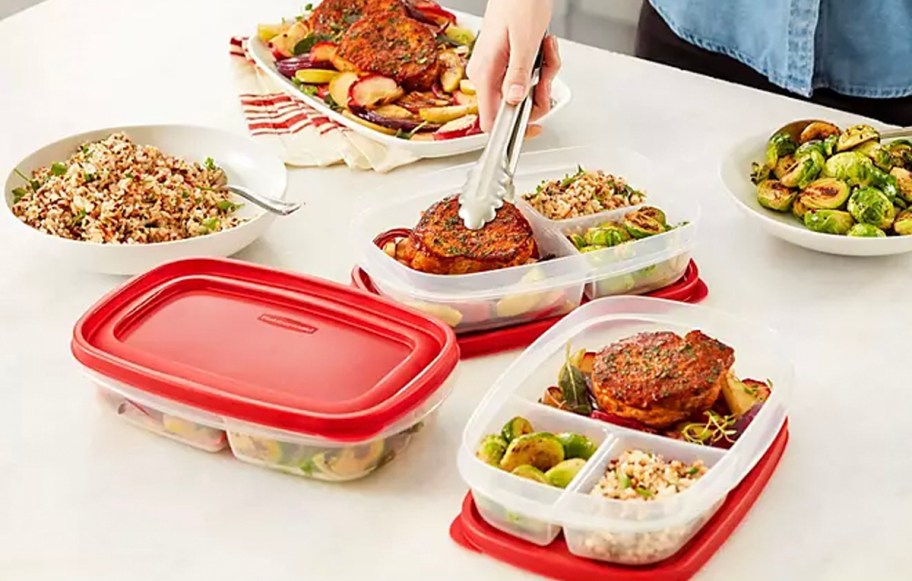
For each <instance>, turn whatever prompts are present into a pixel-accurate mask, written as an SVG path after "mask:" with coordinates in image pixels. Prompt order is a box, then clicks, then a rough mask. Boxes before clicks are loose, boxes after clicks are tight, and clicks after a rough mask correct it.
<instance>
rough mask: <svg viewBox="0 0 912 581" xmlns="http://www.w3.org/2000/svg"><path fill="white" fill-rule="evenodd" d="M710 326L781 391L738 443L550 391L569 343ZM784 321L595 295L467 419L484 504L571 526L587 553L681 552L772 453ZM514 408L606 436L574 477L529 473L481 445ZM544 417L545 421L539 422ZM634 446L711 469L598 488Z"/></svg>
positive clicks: (506, 523)
mask: <svg viewBox="0 0 912 581" xmlns="http://www.w3.org/2000/svg"><path fill="white" fill-rule="evenodd" d="M695 329H698V330H701V331H703V332H704V333H706V334H708V335H710V336H711V337H714V338H716V339H718V340H720V341H722V342H724V343H726V344H727V345H729V346H731V347H733V348H734V350H735V369H736V370H737V371H738V373H739V374H742V375H747V376H754V377H766V378H770V380H771V381H772V382H773V384H774V385H775V387H774V389H773V390H772V394H771V396H770V398H769V399H768V400H767V401H766V402H765V403H764V404H763V407H762V408H761V410H760V412H759V413H758V414H757V415H756V416H755V417H754V418H753V421H752V422H751V423H750V424H749V427H747V428H746V429H745V430H744V432H743V433H742V434H741V436H740V437H739V438H738V439H737V441H736V442H735V443H734V445H733V446H732V447H731V448H730V449H728V450H723V449H720V448H714V447H708V446H702V445H698V444H692V443H689V442H685V441H680V440H675V439H672V438H669V437H666V436H662V435H657V434H652V433H646V432H642V431H638V430H635V429H630V428H626V427H622V426H619V425H616V424H613V423H608V422H605V421H601V420H598V419H591V418H590V417H587V416H580V415H576V414H574V413H571V412H568V411H564V410H561V409H557V408H554V407H549V406H546V405H544V404H541V403H539V398H540V397H541V395H542V393H543V392H544V390H545V389H546V388H548V387H549V386H552V385H554V384H555V378H556V375H557V373H558V371H559V370H560V368H561V366H562V365H563V364H564V362H565V357H566V352H567V345H568V344H570V345H572V346H573V348H575V349H579V348H587V349H593V350H597V349H599V348H601V347H602V346H607V345H609V344H612V343H614V342H616V341H618V340H620V339H623V338H626V337H630V336H632V335H634V334H636V333H639V332H647V331H672V332H676V333H678V334H681V335H683V334H685V333H687V332H689V331H691V330H695ZM788 361H789V359H788V356H787V351H786V348H785V347H784V346H783V345H782V341H781V340H780V338H778V337H777V336H776V334H775V333H773V332H772V331H769V330H767V329H764V328H762V327H756V326H753V325H751V324H749V323H745V322H743V321H742V320H740V319H737V318H734V317H730V316H727V315H724V314H722V313H719V312H717V311H714V310H710V309H706V308H703V307H697V306H692V305H686V304H681V303H676V302H670V301H664V300H658V299H650V298H641V297H613V298H606V299H600V300H596V301H593V302H591V303H589V304H587V305H584V306H583V307H581V308H580V309H579V310H577V311H576V312H575V313H573V314H571V315H569V316H568V317H566V318H565V319H563V320H562V321H561V322H559V323H558V324H557V325H555V326H554V327H553V328H552V329H550V330H549V331H548V332H547V333H545V334H544V335H542V337H541V338H540V339H538V340H537V341H536V342H535V343H534V344H532V345H531V346H530V347H529V348H528V349H527V350H526V351H525V352H524V353H523V354H522V355H521V356H520V357H519V358H518V359H517V360H516V361H515V362H514V363H513V364H512V365H511V366H510V367H509V368H508V369H507V370H506V371H505V372H504V374H503V375H502V376H501V377H500V379H498V380H497V382H496V383H495V384H494V386H493V387H492V389H491V390H490V391H489V392H488V395H487V396H486V397H485V398H484V399H483V400H482V401H481V403H480V404H479V405H478V407H477V409H476V410H475V412H474V414H473V415H472V417H471V419H470V420H469V422H468V424H467V425H466V428H465V431H464V433H463V439H462V444H461V446H460V449H459V452H458V465H459V472H460V474H461V475H462V478H463V479H464V480H465V482H466V483H467V484H468V485H469V487H470V488H471V491H472V495H473V496H474V499H475V504H476V505H477V508H478V511H479V513H480V514H481V516H482V517H483V518H484V520H485V521H486V522H487V523H489V524H490V525H491V526H493V527H494V528H496V529H499V530H501V531H504V532H506V533H509V534H511V535H513V536H516V537H520V538H523V539H525V540H527V541H529V542H532V543H535V544H537V545H541V546H545V545H548V544H549V543H551V542H552V541H554V539H555V537H556V536H557V535H558V533H559V532H561V531H563V534H564V537H565V540H566V543H567V547H568V549H569V551H570V552H571V553H572V554H574V555H576V556H579V557H585V558H590V559H596V560H602V561H607V562H612V563H619V564H625V565H648V564H652V563H656V562H658V561H662V560H663V559H667V558H668V557H670V556H672V555H674V554H675V553H677V552H678V551H679V550H680V549H681V548H682V547H683V546H684V545H685V544H686V543H687V541H688V540H689V539H690V538H691V537H692V536H693V535H694V534H695V533H696V532H697V531H699V530H700V528H701V527H702V526H703V525H704V524H705V523H706V522H707V521H708V520H709V519H710V518H711V517H712V516H713V514H714V513H715V512H716V510H717V509H718V508H719V506H720V505H721V504H722V503H723V501H724V500H725V498H726V496H727V495H728V493H729V491H731V490H732V489H733V488H735V487H736V486H737V485H738V484H739V483H740V482H741V480H742V479H743V478H744V477H745V476H746V475H747V474H748V473H749V472H750V471H751V469H752V468H753V467H754V465H755V464H756V463H757V462H758V461H759V460H760V459H761V458H762V457H763V456H764V454H765V453H766V451H767V449H768V448H769V447H770V445H771V443H772V442H773V441H774V439H775V438H776V436H777V435H778V434H779V432H780V430H781V428H782V427H783V424H784V422H785V419H786V402H787V400H788V397H789V395H790V392H791V381H792V368H791V365H790V363H789V362H788ZM514 416H523V417H528V418H529V419H530V421H532V423H533V424H535V425H536V428H537V429H540V430H543V431H549V432H553V433H557V432H565V431H570V432H579V433H584V434H586V435H588V436H589V437H590V438H591V439H593V440H594V441H598V442H600V445H599V447H598V450H597V451H596V452H595V454H593V455H592V456H591V457H590V458H589V460H588V461H587V462H586V464H585V466H584V467H583V469H582V470H581V471H580V472H579V473H578V474H577V476H576V477H575V478H574V479H573V480H572V481H571V482H570V484H569V486H568V487H567V488H565V489H554V488H549V487H547V486H545V485H542V484H539V483H538V482H534V481H531V480H526V479H522V478H518V477H516V476H514V475H512V474H510V473H508V472H505V471H503V470H500V469H499V468H497V467H495V466H491V465H488V464H486V463H485V462H483V461H482V460H481V459H479V458H478V457H476V449H477V446H478V443H479V442H480V441H481V439H482V438H483V437H484V436H485V435H486V434H489V433H492V432H497V431H498V430H499V429H500V426H501V425H502V424H503V422H504V421H506V420H507V419H509V418H512V417H514ZM539 426H540V427H539ZM630 449H639V450H645V451H648V452H653V453H657V454H661V455H662V456H663V457H664V458H665V459H666V460H668V461H671V460H681V461H684V462H688V463H689V462H692V461H695V460H702V461H703V463H704V464H705V465H706V466H707V467H708V471H707V472H706V474H705V475H704V476H702V478H699V479H698V480H697V481H696V483H695V484H693V485H692V486H691V487H690V488H687V489H685V490H683V491H682V492H679V493H677V494H673V495H671V496H669V497H662V498H654V499H651V500H649V501H646V500H640V499H636V500H613V499H606V498H603V497H601V496H593V495H591V494H590V492H591V491H592V489H593V487H594V486H595V484H596V483H597V482H598V481H599V479H600V478H601V477H602V476H603V475H604V474H605V472H606V467H607V466H608V464H609V463H610V462H611V460H613V459H616V458H618V457H619V456H620V455H621V454H623V452H624V451H626V450H630Z"/></svg>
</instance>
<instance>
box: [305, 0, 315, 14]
mask: <svg viewBox="0 0 912 581" xmlns="http://www.w3.org/2000/svg"><path fill="white" fill-rule="evenodd" d="M313 9H314V5H313V3H312V2H308V3H307V4H305V5H304V12H310V11H311V10H313Z"/></svg>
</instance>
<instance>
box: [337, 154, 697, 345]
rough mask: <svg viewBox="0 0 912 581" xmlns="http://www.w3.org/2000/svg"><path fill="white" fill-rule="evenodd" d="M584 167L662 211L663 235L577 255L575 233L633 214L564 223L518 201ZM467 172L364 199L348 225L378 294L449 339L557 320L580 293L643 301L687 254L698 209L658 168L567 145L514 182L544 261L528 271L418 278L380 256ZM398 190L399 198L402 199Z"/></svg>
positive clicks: (525, 167) (538, 157)
mask: <svg viewBox="0 0 912 581" xmlns="http://www.w3.org/2000/svg"><path fill="white" fill-rule="evenodd" d="M579 165H582V166H583V167H585V168H586V169H593V170H596V169H601V170H603V171H606V172H608V173H612V174H614V175H618V176H622V177H624V178H625V179H626V180H627V181H628V183H630V184H631V186H632V187H635V188H637V189H639V190H642V191H644V192H645V193H646V203H647V204H649V205H654V206H657V207H659V208H661V209H663V210H664V211H665V213H666V214H667V216H668V220H669V223H670V224H678V223H682V222H686V223H687V224H686V225H684V226H681V227H679V228H675V229H673V230H671V231H669V232H666V233H664V234H660V235H657V236H653V237H650V238H646V239H643V240H638V241H634V242H629V243H626V244H622V245H620V246H617V247H613V248H607V249H604V250H600V251H597V252H590V253H586V254H581V253H580V252H579V251H577V249H576V248H575V247H574V246H573V244H572V243H571V242H570V241H569V239H568V238H567V237H568V236H569V235H570V234H572V233H574V232H577V231H579V229H581V228H583V229H584V228H585V227H588V226H592V225H596V224H601V223H604V222H607V221H613V220H620V219H622V218H623V216H624V215H625V214H626V213H627V212H629V211H631V209H633V208H635V207H636V206H634V207H631V208H622V209H619V210H612V211H609V212H602V213H600V214H594V215H592V216H586V217H583V218H576V219H571V220H562V221H554V220H547V219H545V218H544V217H543V216H541V215H540V214H538V213H537V212H536V211H535V210H533V209H532V208H531V206H529V205H528V204H526V203H525V202H523V201H521V200H519V198H520V197H521V196H522V195H523V194H524V193H527V192H530V191H533V190H534V189H535V186H537V185H538V184H539V183H541V182H542V181H544V180H552V179H559V178H561V177H563V176H565V175H567V174H571V173H574V172H576V170H577V167H578V166H579ZM469 167H470V166H460V167H455V168H452V169H448V170H444V171H441V172H436V173H430V174H425V175H423V176H421V177H420V178H417V179H415V180H413V181H409V182H406V183H399V184H398V185H397V186H396V187H395V188H394V189H393V188H389V189H388V190H384V191H381V192H373V193H371V194H370V200H371V203H372V204H373V205H371V206H369V207H367V208H366V209H365V210H363V211H362V213H361V214H360V215H359V216H357V217H356V218H355V220H354V221H353V222H352V239H353V240H354V243H355V247H356V252H357V254H358V264H359V265H361V267H362V268H363V269H364V270H365V271H366V272H367V273H368V274H369V275H370V277H371V279H372V281H373V284H374V286H375V287H376V288H377V290H378V291H379V292H380V293H381V294H383V295H386V296H388V297H391V298H393V299H395V300H397V301H399V302H401V303H404V304H408V305H410V306H412V307H415V308H418V309H420V310H423V311H425V312H427V313H429V314H431V315H434V316H437V317H438V318H440V319H442V320H443V321H445V322H447V323H448V324H449V325H450V326H452V327H454V328H455V330H456V332H457V333H469V332H474V331H484V330H489V329H494V328H500V327H506V326H512V325H516V324H521V323H524V322H528V321H531V320H535V319H539V318H544V317H552V316H556V315H562V314H565V313H568V312H570V311H572V310H573V309H575V308H577V307H578V306H579V305H580V304H581V303H582V302H583V299H584V297H585V296H588V297H589V298H597V297H601V296H609V295H617V294H641V293H646V292H650V291H652V290H656V289H658V288H661V287H664V286H667V285H669V284H672V283H673V282H675V280H677V279H678V278H680V277H681V276H682V275H683V274H684V271H685V269H686V267H687V264H688V262H689V261H690V257H691V250H692V247H693V244H694V242H695V237H696V232H697V226H698V223H699V219H700V211H699V207H698V205H697V203H696V202H694V201H692V200H689V199H687V197H686V193H684V192H681V191H679V189H678V188H679V186H678V185H677V182H676V181H675V180H674V179H672V178H671V177H669V176H667V174H665V173H663V172H661V171H659V170H658V169H657V167H658V164H656V163H653V162H650V161H649V160H648V159H646V158H644V157H642V156H640V155H639V154H636V153H633V152H631V151H626V150H617V149H611V148H607V147H601V148H598V149H593V148H570V149H560V150H552V151H545V152H538V153H529V154H524V155H523V156H522V159H521V161H520V164H519V170H518V172H517V175H516V180H515V185H516V193H517V199H518V200H519V201H518V202H517V207H518V208H519V209H520V211H521V212H523V214H524V215H525V216H526V218H527V219H528V220H529V223H530V225H531V226H532V229H533V232H534V235H535V238H536V240H537V242H538V245H539V250H540V253H541V255H542V256H553V257H554V258H552V259H550V260H545V261H542V262H539V263H536V264H530V265H525V266H518V267H511V268H506V269H502V270H496V271H490V272H482V273H474V274H468V275H437V274H427V273H423V272H418V271H415V270H412V269H410V268H408V267H407V266H405V265H403V264H401V263H399V262H397V261H396V260H394V259H393V258H391V257H390V256H388V255H387V254H386V253H385V252H383V250H382V249H381V248H379V247H378V246H377V244H376V242H375V238H376V237H377V236H379V235H381V234H383V233H385V232H389V231H392V230H396V229H401V228H411V227H412V226H414V225H415V224H417V223H418V221H419V219H420V217H421V212H423V211H424V210H426V209H427V208H428V207H429V206H430V205H431V204H433V203H434V202H436V201H438V200H440V199H442V198H444V197H446V196H449V195H453V194H456V193H458V191H459V188H460V187H461V186H462V185H463V183H464V182H465V178H466V173H467V172H468V170H469ZM402 192H407V193H406V194H402Z"/></svg>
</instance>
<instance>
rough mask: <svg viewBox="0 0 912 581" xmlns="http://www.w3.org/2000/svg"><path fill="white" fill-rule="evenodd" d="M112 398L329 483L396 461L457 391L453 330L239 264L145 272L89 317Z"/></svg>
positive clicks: (164, 429)
mask: <svg viewBox="0 0 912 581" xmlns="http://www.w3.org/2000/svg"><path fill="white" fill-rule="evenodd" d="M72 350H73V353H74V355H75V357H76V359H77V360H78V362H79V363H80V364H81V366H82V367H83V369H84V370H85V372H86V373H87V374H88V375H89V377H90V378H91V379H92V380H93V381H94V383H95V384H96V385H97V387H98V389H99V393H100V396H101V400H102V402H103V403H104V405H105V406H106V407H108V408H109V409H111V410H113V411H114V412H115V413H117V414H118V415H120V416H121V417H123V418H124V419H126V420H128V421H130V422H131V423H133V424H135V425H137V426H139V427H142V428H145V429H148V430H150V431H153V432H156V433H158V434H161V435H164V436H167V437H169V438H171V439H174V440H178V441H180V442H183V443H185V444H188V445H190V446H194V447H196V448H200V449H203V450H207V451H210V452H217V451H219V450H221V449H223V448H224V447H225V446H226V445H227V446H230V448H231V452H232V453H233V454H234V455H235V456H236V457H237V458H239V459H240V460H243V461H246V462H250V463H253V464H259V465H262V466H265V467H268V468H273V469H276V470H281V471H283V472H288V473H291V474H296V475H300V476H306V477H311V478H317V479H320V480H334V481H343V480H353V479H356V478H360V477H362V476H366V475H367V474H369V473H371V472H373V471H374V470H376V469H377V468H379V467H380V466H382V465H384V464H386V463H387V462H389V461H391V460H393V459H394V458H395V457H396V456H397V455H398V454H399V453H400V452H401V451H402V450H403V449H404V448H405V447H406V446H407V445H408V443H409V440H410V439H411V437H412V435H413V434H415V433H416V432H418V431H419V430H420V428H421V427H422V426H423V425H424V423H425V422H426V421H427V420H428V418H429V417H430V415H431V414H432V413H433V412H434V411H435V410H436V409H437V407H438V406H439V405H440V404H441V403H442V402H443V400H444V399H445V398H446V396H447V395H448V394H449V391H450V388H451V374H452V372H453V370H454V368H455V366H456V363H457V361H458V359H459V349H458V347H457V345H456V342H455V335H454V334H453V331H452V329H450V328H449V327H447V326H446V325H445V324H443V323H441V322H438V321H436V320H435V319H432V318H430V317H427V316H425V315H423V314H421V313H418V312H415V311H412V310H410V309H407V308H404V307H402V306H400V305H397V304H395V303H392V302H390V301H387V300H385V299H382V298H380V297H375V296H371V295H368V294H365V293H361V292H358V291H355V290H353V289H350V288H348V287H343V286H340V285H337V284H334V283H330V282H326V281H323V280H319V279H315V278H310V277H305V276H299V275H294V274H289V273H284V272H279V271H275V270H270V269H267V268H262V267H258V266H254V265H250V264H245V263H241V262H234V261H228V260H204V259H201V260H185V261H180V262H175V263H171V264H167V265H164V266H161V267H159V268H156V269H155V270H152V271H150V272H148V273H147V274H144V275H141V276H139V277H137V278H135V279H133V280H131V281H130V282H128V283H127V284H126V285H124V286H123V287H121V288H119V289H117V290H115V291H114V292H112V293H111V294H109V295H108V296H106V297H104V298H103V299H102V300H101V301H99V302H98V303H97V304H96V305H95V306H94V307H92V309H91V310H89V311H88V312H87V313H86V314H85V315H84V316H83V317H82V319H81V320H80V321H79V322H78V323H77V325H76V328H75V330H74V335H73V343H72Z"/></svg>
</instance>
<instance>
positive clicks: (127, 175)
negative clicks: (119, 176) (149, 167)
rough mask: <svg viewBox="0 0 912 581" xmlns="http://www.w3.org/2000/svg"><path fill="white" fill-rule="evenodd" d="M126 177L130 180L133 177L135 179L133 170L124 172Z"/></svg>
mask: <svg viewBox="0 0 912 581" xmlns="http://www.w3.org/2000/svg"><path fill="white" fill-rule="evenodd" d="M124 178H125V179H128V180H132V179H133V172H131V171H128V172H127V173H125V174H124Z"/></svg>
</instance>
